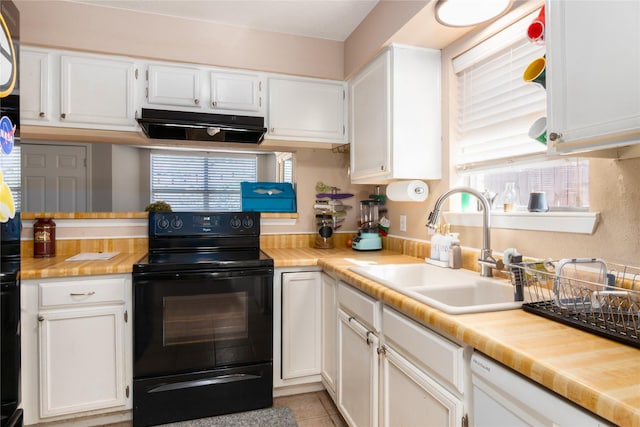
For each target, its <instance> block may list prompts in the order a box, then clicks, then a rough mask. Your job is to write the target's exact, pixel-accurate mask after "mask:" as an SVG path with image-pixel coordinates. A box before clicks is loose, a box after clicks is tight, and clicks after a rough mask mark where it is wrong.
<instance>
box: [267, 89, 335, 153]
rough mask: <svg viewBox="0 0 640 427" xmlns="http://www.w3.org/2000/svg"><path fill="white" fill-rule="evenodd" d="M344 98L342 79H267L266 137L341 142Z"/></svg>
mask: <svg viewBox="0 0 640 427" xmlns="http://www.w3.org/2000/svg"><path fill="white" fill-rule="evenodd" d="M344 97H345V89H344V84H343V83H342V82H324V81H315V80H303V79H280V78H271V79H269V109H268V111H269V117H268V121H269V126H268V128H269V136H271V137H274V138H278V137H284V138H288V139H293V138H300V139H302V140H312V141H327V142H343V141H344V140H345V130H346V129H345V122H344V115H345V99H344Z"/></svg>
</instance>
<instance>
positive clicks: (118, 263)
mask: <svg viewBox="0 0 640 427" xmlns="http://www.w3.org/2000/svg"><path fill="white" fill-rule="evenodd" d="M146 254H147V253H146V251H145V252H121V253H119V254H118V255H116V256H114V257H113V258H111V259H108V260H104V261H66V259H67V258H70V257H72V256H73V255H75V254H60V255H57V256H55V257H50V258H26V257H23V258H22V260H21V262H20V277H21V278H22V279H25V280H26V279H42V278H49V277H72V276H93V275H100V274H121V273H131V271H132V270H133V264H135V263H136V262H138V261H140V259H141V258H142V257H144V256H145V255H146Z"/></svg>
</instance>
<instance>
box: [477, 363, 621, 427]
mask: <svg viewBox="0 0 640 427" xmlns="http://www.w3.org/2000/svg"><path fill="white" fill-rule="evenodd" d="M471 382H472V383H473V425H474V426H476V427H520V426H549V427H574V426H575V427H588V426H611V425H612V424H609V423H608V422H607V421H606V420H603V419H601V418H599V417H597V416H596V415H594V414H592V413H590V412H587V411H586V410H585V409H582V408H580V407H579V406H577V405H575V404H573V403H571V402H569V401H568V400H566V399H564V398H562V397H560V396H558V395H556V394H554V393H553V392H551V391H549V390H547V389H545V388H544V387H542V386H540V385H538V384H536V383H534V382H533V381H531V380H529V379H527V378H525V377H524V376H522V375H520V374H518V373H516V372H514V371H512V370H511V369H509V368H507V367H505V366H503V365H501V364H500V363H498V362H496V361H495V360H492V359H490V358H488V357H487V356H484V355H482V354H480V353H477V352H476V353H474V354H473V356H471Z"/></svg>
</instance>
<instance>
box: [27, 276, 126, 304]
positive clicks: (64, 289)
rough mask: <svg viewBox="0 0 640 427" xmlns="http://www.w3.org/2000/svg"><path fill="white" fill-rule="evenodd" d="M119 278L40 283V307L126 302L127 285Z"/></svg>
mask: <svg viewBox="0 0 640 427" xmlns="http://www.w3.org/2000/svg"><path fill="white" fill-rule="evenodd" d="M124 282H125V281H124V279H123V278H121V277H119V278H107V277H105V278H96V279H87V280H77V279H73V280H71V279H69V280H60V281H49V280H47V281H46V282H44V283H39V284H38V287H39V292H40V307H43V308H44V307H54V306H58V305H82V304H98V303H106V302H114V303H124V302H125V293H124V292H125V286H124V285H125V283H124Z"/></svg>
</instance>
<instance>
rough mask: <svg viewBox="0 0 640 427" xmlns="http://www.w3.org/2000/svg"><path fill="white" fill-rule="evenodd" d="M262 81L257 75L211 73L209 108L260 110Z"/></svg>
mask: <svg viewBox="0 0 640 427" xmlns="http://www.w3.org/2000/svg"><path fill="white" fill-rule="evenodd" d="M261 90H262V81H261V80H260V77H259V76H258V75H257V74H246V73H220V72H212V73H211V108H213V109H214V110H235V111H247V112H258V111H261V110H262V95H261V93H260V92H261Z"/></svg>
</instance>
